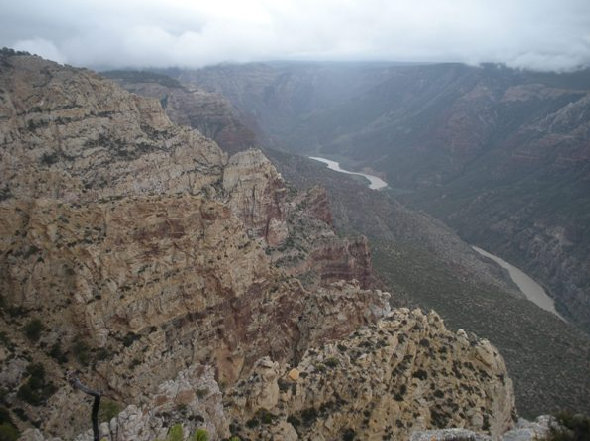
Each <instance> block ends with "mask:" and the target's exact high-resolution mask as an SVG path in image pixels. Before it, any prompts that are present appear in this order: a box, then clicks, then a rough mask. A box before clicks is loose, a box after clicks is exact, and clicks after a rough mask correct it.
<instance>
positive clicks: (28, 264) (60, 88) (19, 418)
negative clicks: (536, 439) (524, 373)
mask: <svg viewBox="0 0 590 441" xmlns="http://www.w3.org/2000/svg"><path fill="white" fill-rule="evenodd" d="M0 57H1V58H0V134H1V136H0V146H1V149H0V173H1V175H2V177H3V183H2V185H3V190H2V198H1V201H0V210H1V211H2V216H0V239H1V240H0V267H1V269H2V272H1V274H2V276H1V277H0V289H1V293H2V297H1V302H0V306H1V308H0V332H1V334H0V335H1V338H0V381H1V385H2V390H3V393H2V406H3V407H2V411H3V415H4V416H3V418H4V422H3V424H6V425H9V426H10V427H14V430H18V431H21V432H22V439H23V440H44V439H52V440H55V439H72V438H74V437H76V439H79V440H85V439H91V433H90V432H89V431H88V426H89V418H88V415H89V405H88V402H87V401H86V400H85V399H84V398H83V396H82V392H80V391H77V390H75V389H73V388H72V387H71V385H70V384H69V383H68V382H67V381H66V379H65V377H66V374H67V373H69V372H71V371H72V370H74V371H76V372H77V375H78V376H79V378H80V379H81V380H82V381H83V382H84V383H85V384H89V385H91V386H92V387H93V388H94V389H97V390H100V391H101V393H102V394H103V404H102V406H103V409H105V410H108V411H109V412H108V414H107V416H105V417H104V418H103V420H102V421H103V424H102V425H101V431H102V436H105V437H107V439H110V440H123V439H138V440H146V441H147V440H153V439H156V438H162V437H165V436H167V435H169V434H170V433H172V432H173V431H176V430H177V428H180V430H181V432H182V436H183V438H185V437H187V436H188V435H189V434H191V433H194V432H195V431H196V430H206V431H207V432H208V434H209V435H210V438H211V439H212V440H215V439H226V438H228V437H230V436H233V437H239V438H241V439H248V438H250V437H253V438H259V437H260V438H262V439H271V438H274V439H285V440H295V439H335V438H342V437H344V436H346V437H350V436H352V437H353V438H354V437H358V438H359V439H372V438H375V437H380V438H382V437H383V436H389V437H395V438H396V439H402V440H403V439H409V437H410V435H411V434H412V433H413V432H414V431H419V430H425V429H429V428H444V427H457V426H459V427H463V428H465V429H471V430H474V431H477V432H482V433H486V434H487V435H488V436H491V437H493V438H494V439H498V438H500V437H501V435H502V434H503V433H504V432H505V431H506V430H508V429H510V428H511V427H512V426H513V424H514V421H515V419H516V415H517V414H516V408H515V404H514V392H513V385H512V381H511V379H510V376H509V374H508V372H507V370H506V366H505V364H504V361H503V358H502V356H501V355H500V353H499V351H498V350H497V349H496V348H495V347H494V346H493V345H492V344H491V343H490V342H489V341H488V340H486V339H482V338H478V337H477V336H475V335H473V334H472V333H470V332H467V331H465V330H449V329H447V327H446V326H445V325H444V323H443V320H442V319H441V318H440V317H439V316H438V315H437V314H436V313H433V312H431V313H425V312H422V311H420V310H419V309H416V308H395V309H392V304H395V303H396V300H395V296H396V293H389V292H386V291H385V290H384V289H382V288H383V285H382V282H380V281H379V280H377V278H376V277H375V275H374V271H373V268H372V258H371V250H370V248H369V241H368V239H367V238H366V237H364V236H361V235H358V234H357V235H354V236H351V237H345V236H343V235H342V234H340V233H339V232H337V231H336V230H335V222H336V219H339V216H337V215H335V214H334V213H333V212H332V211H331V206H332V202H331V200H330V199H329V198H328V195H329V194H328V192H327V191H326V190H325V189H323V188H321V187H319V186H316V185H309V186H308V187H307V188H306V189H297V188H296V187H295V186H293V185H291V184H289V183H288V181H286V180H285V178H284V177H283V175H282V174H281V173H279V171H278V170H277V168H276V167H275V166H274V165H273V163H272V162H271V161H270V160H269V159H268V158H267V157H266V156H265V154H264V153H263V152H262V151H261V150H257V149H246V150H243V149H240V151H238V152H234V153H232V154H231V155H229V154H228V153H226V152H224V151H223V150H221V149H220V148H219V146H218V145H217V143H216V142H215V141H214V140H212V139H210V138H207V137H205V136H204V135H203V134H202V133H200V132H199V131H197V130H194V129H192V128H189V127H182V126H179V125H176V124H174V123H173V122H171V120H170V117H169V116H168V115H167V114H166V113H165V112H164V109H163V108H162V105H163V104H164V103H163V102H162V101H161V100H160V99H154V98H151V99H150V98H143V97H139V96H137V95H134V94H131V93H129V92H127V91H125V90H123V89H121V88H120V87H119V86H117V85H116V84H115V83H114V82H112V81H110V80H106V79H104V78H103V77H101V76H99V75H98V74H96V73H93V72H91V71H88V70H85V69H76V68H72V67H69V66H61V65H58V64H56V63H53V62H49V61H46V60H43V59H41V58H39V57H36V56H30V55H27V54H17V53H14V52H13V51H10V50H3V51H2V53H1V54H0ZM190 93H191V94H192V95H193V96H194V95H195V94H194V92H190ZM207 99H208V98H207ZM207 99H206V100H205V102H206V103H209V104H210V103H211V101H207ZM169 102H170V101H169ZM209 104H206V105H205V107H206V106H207V105H209ZM215 105H217V104H215ZM222 107H223V106H222ZM223 108H225V107H223ZM236 127H237V129H236V130H238V131H241V130H242V129H241V128H240V126H239V125H237V124H236V125H234V128H236ZM233 130H234V129H232V130H230V131H229V132H230V133H233V132H232V131H233ZM215 133H216V134H220V133H223V130H220V131H215ZM226 133H227V132H226ZM222 138H223V139H224V140H225V142H228V139H231V137H229V138H228V137H222ZM309 183H311V184H313V182H311V181H310V182H309ZM482 265H484V266H485V264H482ZM489 268H492V267H491V266H489ZM489 271H490V272H491V273H493V270H491V269H490V270H489ZM482 274H487V272H486V271H483V272H482ZM482 277H487V276H484V275H482ZM489 277H491V276H489ZM502 280H503V278H502V277H497V278H494V277H491V278H490V283H493V281H495V282H494V283H499V284H502V283H505V282H503V281H502ZM367 372H369V373H370V374H369V375H366V373H367ZM394 415H397V417H395V419H394Z"/></svg>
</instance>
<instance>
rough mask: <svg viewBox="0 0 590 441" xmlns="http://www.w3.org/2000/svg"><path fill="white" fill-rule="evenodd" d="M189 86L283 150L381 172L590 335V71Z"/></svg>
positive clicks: (229, 70) (387, 72)
mask: <svg viewBox="0 0 590 441" xmlns="http://www.w3.org/2000/svg"><path fill="white" fill-rule="evenodd" d="M178 77H179V78H180V79H182V80H183V81H190V82H191V84H197V85H199V87H202V88H205V89H207V90H211V91H215V92H217V93H221V94H223V95H224V96H226V97H227V98H228V99H229V100H230V101H231V102H232V103H233V104H234V105H235V106H236V107H238V108H239V109H242V111H244V112H248V111H251V112H252V115H255V116H256V121H257V123H258V124H259V125H260V127H261V128H262V129H263V130H265V131H266V132H267V133H268V134H269V139H270V140H271V145H275V146H279V147H281V148H284V149H288V150H290V151H292V152H298V153H305V154H311V153H313V154H315V155H319V156H321V155H324V156H328V157H331V158H333V159H336V160H339V161H342V162H344V164H345V165H347V166H348V168H349V169H350V168H355V169H360V168H363V167H368V168H369V169H372V170H375V171H376V172H377V173H379V174H380V175H381V176H382V177H384V178H385V179H386V180H387V181H388V182H389V183H390V184H391V185H392V186H393V187H394V189H395V190H396V191H397V192H398V193H399V194H400V197H401V200H403V201H405V202H406V203H407V204H410V205H411V206H413V207H415V208H419V209H422V210H425V211H427V212H429V213H430V214H433V215H434V216H437V217H439V218H440V219H442V220H443V221H445V223H448V224H449V225H450V226H452V227H453V228H455V229H456V230H457V231H458V233H459V234H460V235H461V237H463V238H464V239H465V240H467V241H469V242H472V243H475V244H478V245H480V246H482V247H483V248H486V249H489V250H490V251H492V252H494V253H495V254H498V255H500V256H503V257H504V258H505V259H507V260H509V261H512V262H514V263H515V264H516V265H518V266H519V267H521V268H523V269H524V270H525V271H527V272H528V273H530V274H531V275H533V276H534V277H535V278H537V279H538V280H539V281H541V282H542V283H543V284H544V285H545V286H546V287H547V288H548V291H549V293H550V295H551V296H552V297H553V298H554V299H555V300H556V303H557V308H558V310H559V311H560V313H561V314H562V315H564V316H565V317H568V319H570V320H571V321H573V322H575V323H576V324H578V325H579V326H580V327H581V328H582V329H585V330H586V331H589V330H590V295H589V293H588V287H589V286H590V285H589V283H590V279H589V277H590V276H589V275H588V274H589V273H588V271H587V268H588V266H589V265H590V254H589V250H590V247H589V246H588V244H589V241H590V230H588V226H589V225H590V218H589V217H588V216H590V214H589V213H590V200H589V196H588V195H589V194H590V192H589V191H588V190H589V189H590V182H589V179H590V178H589V176H590V169H589V167H590V165H589V164H590V151H589V150H588V149H589V146H590V143H589V142H588V140H589V139H590V135H589V127H590V120H589V116H588V115H590V112H588V103H589V102H590V101H589V100H590V73H589V72H588V71H581V72H576V73H571V74H536V73H530V72H526V71H515V70H511V69H506V68H503V67H500V66H492V65H487V66H482V67H469V66H465V65H460V64H439V65H411V66H408V65H405V66H404V65H402V66H399V65H398V66H396V65H389V66H388V65H382V64H364V65H363V64H355V65H347V64H329V65H326V64H295V65H290V64H280V63H274V64H273V63H269V64H266V65H260V64H256V65H243V66H219V67H211V68H206V69H202V70H199V71H196V72H184V73H181V74H179V75H178Z"/></svg>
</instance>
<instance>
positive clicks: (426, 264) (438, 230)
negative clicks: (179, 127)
mask: <svg viewBox="0 0 590 441" xmlns="http://www.w3.org/2000/svg"><path fill="white" fill-rule="evenodd" d="M288 67H289V69H290V70H292V73H291V74H289V75H287V74H286V73H285V72H283V73H285V75H284V76H283V77H282V81H284V84H283V86H284V87H285V90H284V92H285V94H286V96H283V95H280V94H279V95H277V96H276V98H278V97H279V96H281V97H282V98H281V100H280V101H278V102H277V101H273V100H274V98H273V99H270V98H269V99H268V102H267V103H266V102H265V103H266V104H268V107H265V106H261V107H256V105H257V104H260V103H258V101H256V99H261V96H262V95H256V93H261V94H262V93H263V91H262V89H259V87H261V84H265V82H268V81H271V80H273V79H274V80H276V77H275V76H273V75H274V74H273V71H276V63H275V64H273V63H268V64H256V65H241V66H237V65H236V66H232V65H224V66H216V67H214V68H208V69H205V70H204V71H200V72H189V71H184V72H181V73H180V74H179V72H178V71H175V72H174V74H175V75H176V77H177V78H183V79H185V80H188V81H190V82H191V87H193V88H198V87H199V86H198V85H197V84H196V83H195V81H194V78H198V77H200V76H203V75H209V74H211V75H213V73H214V72H218V73H220V75H221V78H224V81H229V79H230V78H232V79H233V82H232V83H231V84H232V88H233V89H230V92H231V93H230V94H229V95H228V96H229V97H230V98H231V102H233V103H235V105H232V104H229V103H230V99H229V98H222V99H221V100H220V102H221V103H225V104H224V106H225V109H226V110H225V111H224V113H226V114H228V115H232V117H231V119H233V118H235V117H238V115H240V116H241V115H243V114H244V112H246V111H247V110H248V109H250V110H251V111H252V112H254V113H256V115H258V117H262V116H264V115H268V117H269V118H270V117H273V118H274V117H278V116H280V115H282V114H283V113H282V110H281V109H283V107H279V108H277V107H275V106H277V105H278V104H279V103H280V105H281V106H295V104H296V103H299V104H298V105H301V104H302V103H304V102H305V101H302V99H303V98H304V97H310V98H313V99H314V100H317V99H319V98H320V97H321V98H322V99H328V98H330V97H331V98H330V99H335V98H337V97H342V95H344V96H347V95H346V94H350V93H353V92H354V93H359V89H358V88H355V86H354V85H355V84H356V85H357V86H358V84H359V81H358V77H355V76H352V77H351V78H349V79H350V82H349V83H345V84H344V85H343V84H342V83H341V82H340V81H342V80H343V78H346V76H345V75H344V74H346V69H342V65H337V64H336V65H331V67H330V65H329V66H328V67H326V66H325V65H320V66H319V68H318V65H315V66H311V67H310V66H309V65H305V64H303V65H302V64H295V65H293V64H291V65H289V66H288ZM369 67H370V66H369ZM381 67H383V66H381ZM320 68H321V69H320ZM322 69H323V70H322ZM357 69H358V71H362V70H363V69H364V72H371V71H372V70H371V69H368V68H367V67H366V66H360V67H358V66H357ZM324 70H325V72H324ZM314 71H319V72H320V73H314ZM302 72H303V73H302ZM310 72H311V73H312V74H313V75H311V77H310V78H311V79H313V78H315V79H314V80H313V81H312V83H313V84H314V85H315V86H314V87H315V89H312V90H314V92H315V93H314V94H313V95H309V94H306V93H304V92H305V90H306V89H305V88H303V89H301V88H299V89H297V88H295V89H292V88H293V87H294V84H296V83H293V81H295V80H297V79H301V77H303V78H304V79H306V77H305V75H310ZM381 72H385V73H387V72H388V71H387V70H381ZM169 73H170V74H172V72H169ZM275 73H276V72H275ZM238 74H239V75H248V77H247V81H245V84H246V85H247V91H246V90H241V89H240V87H241V86H242V83H241V80H240V77H239V75H238ZM304 74H305V75H304ZM145 75H146V74H145V73H143V72H131V71H128V72H126V74H125V78H119V79H118V80H117V81H118V82H119V84H121V85H122V86H123V87H126V88H128V89H129V90H134V91H136V92H138V93H139V92H140V91H141V90H142V89H143V88H146V90H150V89H151V85H150V82H149V81H147V82H146V80H145V79H144V78H143V77H145ZM314 75H316V76H314ZM109 76H111V77H116V75H114V74H113V75H111V74H110V73H109ZM330 78H332V80H333V81H330V85H331V86H332V85H338V84H340V86H342V87H344V86H350V89H347V88H343V89H342V90H341V89H338V94H336V93H334V94H333V95H325V94H324V95H322V93H323V92H325V91H326V90H330V89H329V88H326V85H325V84H323V83H322V81H323V80H326V81H327V80H328V79H330ZM311 79H309V78H308V79H306V81H307V80H309V81H311ZM274 80H273V81H274ZM336 80H338V81H336ZM306 81H302V83H301V84H307V83H306ZM371 81H373V80H371ZM361 83H362V82H361ZM322 84H323V86H322ZM287 86H289V88H287ZM308 86H309V85H308ZM319 86H322V87H319ZM201 87H208V83H207V82H204V83H203V84H202V85H201ZM281 90H282V89H281ZM246 92H247V93H246ZM295 92H297V93H296V94H295ZM163 93H164V94H166V93H167V92H166V91H163ZM210 93H217V92H210ZM244 94H245V95H244ZM163 96H164V95H160V96H156V97H155V98H158V99H162V98H163ZM265 96H266V95H265ZM269 96H270V95H268V96H267V98H268V97H269ZM296 96H297V97H299V98H298V101H296V102H295V101H293V99H295V97H296ZM220 97H221V96H220ZM232 97H233V98H232ZM236 97H242V99H243V101H244V102H251V103H252V104H253V107H250V108H246V110H240V109H239V108H237V106H239V105H241V104H240V103H242V104H243V102H241V101H239V100H237V99H236ZM289 97H291V98H289ZM250 100H251V101H250ZM265 109H266V110H265ZM269 109H274V112H270V113H268V114H267V113H265V111H267V112H268V110H269ZM287 109H290V110H289V111H292V110H293V109H292V108H289V107H287ZM283 110H284V109H283ZM208 114H209V111H206V112H205V116H204V118H206V117H207V116H206V115H208ZM289 115H290V117H292V118H296V115H295V114H291V113H289ZM252 118H253V117H252V115H250V120H249V121H251V120H252ZM283 122H288V119H287V118H286V117H285V120H284V121H283ZM350 122H351V123H354V121H350ZM232 126H233V123H231V121H228V125H227V127H232ZM261 126H264V124H262V123H260V124H254V125H253V126H251V127H252V128H253V130H254V131H255V132H256V133H257V137H258V142H259V143H260V144H261V145H263V146H264V151H265V154H266V156H268V157H269V158H270V159H271V160H272V162H273V164H275V166H276V167H277V168H278V169H279V170H280V172H281V174H282V176H284V177H285V179H286V181H287V182H289V185H292V186H293V187H294V188H296V189H298V190H299V191H301V192H308V191H313V192H314V193H315V194H316V195H317V196H321V197H319V199H316V197H314V199H315V201H314V202H313V207H314V208H313V210H314V212H316V213H317V212H318V209H319V210H320V211H322V212H324V213H328V212H329V213H330V215H329V216H325V217H324V219H325V220H326V221H327V222H329V223H330V224H331V225H333V226H334V228H335V230H336V231H337V232H338V234H339V235H340V236H350V237H358V236H359V235H361V237H362V236H363V235H364V236H366V237H367V239H368V240H366V243H367V244H368V246H369V247H370V250H371V261H372V263H373V268H374V272H375V278H376V279H377V282H378V283H379V284H380V286H382V287H383V289H387V290H388V291H391V292H393V293H394V294H395V295H394V296H392V298H391V303H392V305H394V306H406V307H407V306H410V307H421V308H425V309H426V310H429V309H434V310H435V311H437V312H438V313H439V314H440V315H441V316H442V317H443V318H444V321H445V324H446V326H448V327H450V328H451V329H454V330H459V329H469V330H472V331H475V332H476V333H477V334H478V335H480V336H483V337H486V338H488V339H490V340H491V341H492V342H493V344H495V345H496V346H497V347H498V348H499V349H500V352H501V353H502V354H503V356H504V357H505V360H506V364H507V368H508V372H509V374H510V376H511V378H512V379H513V380H514V388H515V395H516V403H517V406H518V409H519V412H520V414H521V415H524V416H526V417H528V418H534V417H536V416H537V415H540V414H542V413H548V412H553V411H555V410H558V409H571V410H572V411H585V410H584V409H590V401H588V397H589V396H590V384H589V383H588V381H587V376H585V375H581V373H583V372H585V371H586V370H587V366H586V363H585V360H586V359H587V357H588V354H590V339H589V337H588V335H587V334H585V333H584V332H583V331H581V330H579V329H577V328H576V327H575V326H572V325H571V324H565V323H564V322H562V321H561V320H558V319H556V317H555V316H554V315H552V314H549V313H547V312H545V311H542V310H541V309H539V308H537V307H536V306H534V305H532V304H531V303H529V302H528V301H526V300H525V299H524V298H523V296H522V294H521V293H520V291H519V290H518V288H517V287H516V286H515V285H514V284H513V283H512V282H511V281H510V277H509V276H508V274H507V273H506V272H503V270H502V269H501V268H500V267H499V266H496V265H495V264H493V263H492V262H490V261H489V260H488V259H485V258H482V256H480V255H479V253H477V252H475V251H474V250H473V249H472V247H471V245H470V244H469V243H466V242H464V241H463V240H461V238H460V237H459V236H458V235H457V234H456V233H455V232H454V231H453V230H452V229H451V228H449V227H448V226H446V225H444V224H443V223H441V222H440V221H439V220H437V219H434V218H432V217H430V216H429V215H427V214H426V213H425V212H424V211H415V210H413V209H411V208H408V207H407V206H404V205H402V204H401V203H400V202H399V200H398V197H403V196H404V194H405V192H403V191H400V190H402V189H400V188H398V187H395V188H394V189H393V190H392V191H377V192H376V191H374V190H370V189H369V188H368V187H367V186H366V184H365V182H364V180H360V179H358V178H357V180H358V182H357V180H355V179H351V178H350V177H347V176H345V175H343V174H341V173H337V172H333V171H331V170H327V169H326V168H325V166H324V165H323V164H320V163H318V162H317V161H311V160H309V159H306V158H304V157H302V156H300V155H296V154H292V153H288V152H286V151H284V150H278V149H276V148H272V147H270V145H273V144H272V143H273V142H275V143H276V142H278V139H277V138H278V136H277V134H276V133H275V134H273V135H272V136H271V135H269V134H265V133H261V130H262V129H261ZM218 142H219V143H220V146H221V147H222V148H225V147H224V145H223V140H221V139H220V140H218ZM228 148H231V146H229V147H228ZM369 173H370V172H369ZM322 188H323V189H324V190H320V189H322ZM308 207H310V208H311V206H310V205H308ZM306 243H307V242H306ZM305 246H308V245H305ZM281 262H284V260H282V261H281ZM304 281H305V280H304Z"/></svg>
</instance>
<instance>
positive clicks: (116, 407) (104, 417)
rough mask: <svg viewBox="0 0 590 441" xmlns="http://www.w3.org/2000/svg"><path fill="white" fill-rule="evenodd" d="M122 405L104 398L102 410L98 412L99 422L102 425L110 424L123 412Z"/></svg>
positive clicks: (101, 404) (101, 403) (101, 405)
mask: <svg viewBox="0 0 590 441" xmlns="http://www.w3.org/2000/svg"><path fill="white" fill-rule="evenodd" d="M121 410H122V409H121V405H120V404H119V403H117V402H116V401H113V400H109V399H108V398H103V399H102V400H100V410H99V411H98V421H100V422H101V423H104V422H107V423H108V422H109V421H110V420H111V419H113V418H114V417H116V416H117V415H119V412H121Z"/></svg>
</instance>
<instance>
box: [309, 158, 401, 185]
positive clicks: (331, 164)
mask: <svg viewBox="0 0 590 441" xmlns="http://www.w3.org/2000/svg"><path fill="white" fill-rule="evenodd" d="M309 159H313V160H315V161H320V162H323V163H324V164H327V165H328V168H329V169H330V170H334V171H337V172H340V173H346V174H347V175H357V176H363V177H364V178H366V179H368V180H369V188H370V189H371V190H381V189H382V188H385V187H387V186H388V185H389V184H388V183H387V182H385V181H384V180H383V179H381V178H379V177H377V176H373V175H367V174H366V173H358V172H352V171H348V170H344V169H343V168H340V164H339V163H338V162H336V161H330V160H329V159H325V158H320V157H317V156H309Z"/></svg>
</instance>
